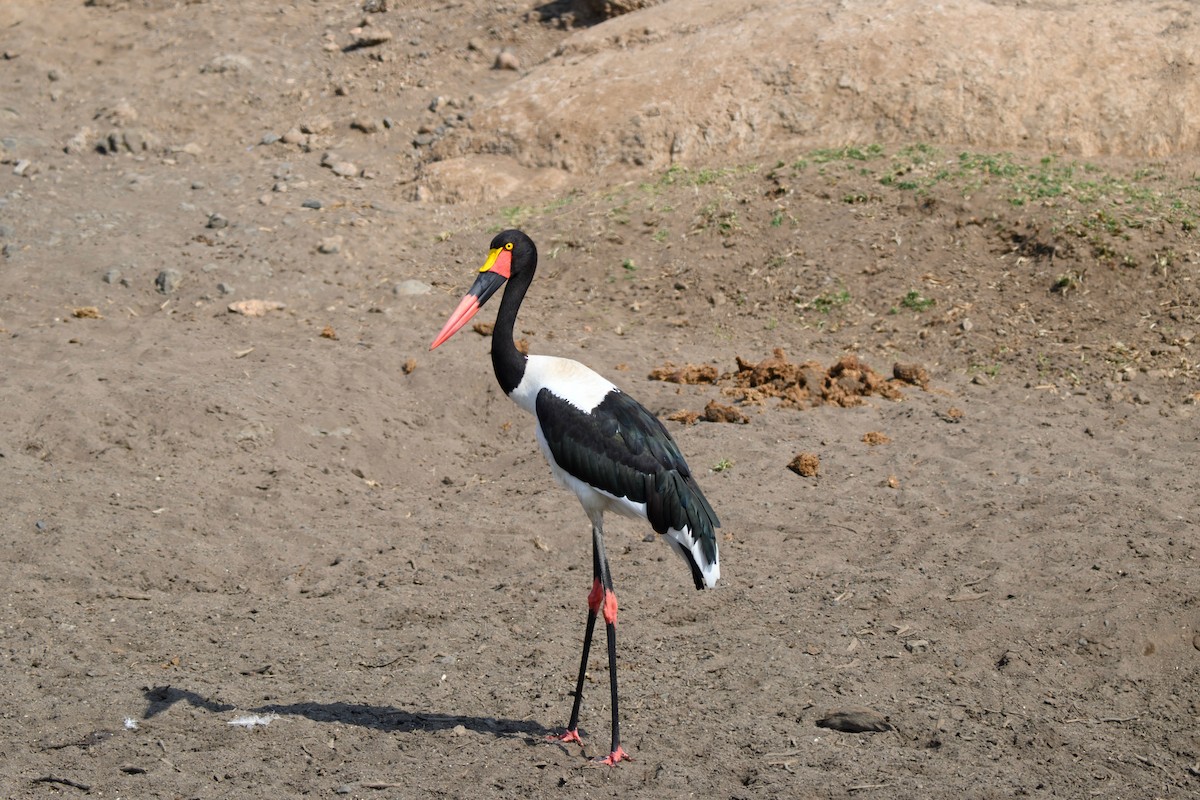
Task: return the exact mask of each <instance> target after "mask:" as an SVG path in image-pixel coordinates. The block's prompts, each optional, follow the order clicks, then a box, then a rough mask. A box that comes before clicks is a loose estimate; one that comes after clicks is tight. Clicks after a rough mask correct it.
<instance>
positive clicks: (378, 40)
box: [347, 28, 392, 50]
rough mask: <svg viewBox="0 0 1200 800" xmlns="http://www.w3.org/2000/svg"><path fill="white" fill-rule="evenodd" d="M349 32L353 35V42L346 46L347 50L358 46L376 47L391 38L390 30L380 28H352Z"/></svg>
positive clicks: (355, 48)
mask: <svg viewBox="0 0 1200 800" xmlns="http://www.w3.org/2000/svg"><path fill="white" fill-rule="evenodd" d="M350 33H351V35H353V36H354V42H353V43H352V44H351V45H350V47H348V48H347V49H348V50H357V49H359V48H360V47H378V46H379V45H381V44H386V43H388V42H390V41H391V40H392V32H391V31H385V30H382V29H370V30H364V29H362V28H354V29H352V30H351V31H350Z"/></svg>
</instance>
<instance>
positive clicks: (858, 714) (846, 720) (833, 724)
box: [816, 708, 892, 733]
mask: <svg viewBox="0 0 1200 800" xmlns="http://www.w3.org/2000/svg"><path fill="white" fill-rule="evenodd" d="M816 724H817V727H818V728H829V729H830V730H835V731H841V732H842V733H883V732H884V731H890V730H891V729H892V725H891V723H889V722H888V721H887V717H885V716H883V714H880V713H879V712H878V711H872V710H871V709H869V708H847V709H843V710H839V711H830V712H828V713H827V714H825V716H823V717H821V718H820V719H818V720H817V723H816Z"/></svg>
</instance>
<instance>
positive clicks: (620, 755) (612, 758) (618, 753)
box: [592, 745, 633, 767]
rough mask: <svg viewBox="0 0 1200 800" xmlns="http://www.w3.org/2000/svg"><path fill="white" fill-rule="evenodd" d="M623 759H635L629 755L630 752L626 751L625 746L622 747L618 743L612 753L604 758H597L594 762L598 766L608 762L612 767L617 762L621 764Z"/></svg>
mask: <svg viewBox="0 0 1200 800" xmlns="http://www.w3.org/2000/svg"><path fill="white" fill-rule="evenodd" d="M622 761H633V759H632V758H630V757H629V754H628V753H626V752H625V749H624V748H622V747H621V746H620V745H617V749H616V750H613V751H612V752H611V753H609V754H608V755H607V756H605V757H604V758H597V759H596V760H595V761H593V762H592V763H593V764H595V765H596V766H600V765H601V764H606V765H608V766H610V767H615V766H616V765H617V764H620V763H621V762H622Z"/></svg>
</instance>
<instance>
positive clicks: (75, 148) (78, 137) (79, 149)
mask: <svg viewBox="0 0 1200 800" xmlns="http://www.w3.org/2000/svg"><path fill="white" fill-rule="evenodd" d="M95 135H96V134H95V131H93V130H92V129H91V128H89V127H87V126H86V125H85V126H84V127H82V128H80V129H79V130H78V131H76V133H75V135H74V136H72V137H71V138H70V139H68V140H67V143H66V144H65V145H63V152H64V153H66V154H67V155H78V154H80V153H84V152H86V151H88V150H90V149H91V148H92V145H91V141H92V137H93V136H95Z"/></svg>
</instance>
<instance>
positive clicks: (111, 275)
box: [103, 267, 121, 284]
mask: <svg viewBox="0 0 1200 800" xmlns="http://www.w3.org/2000/svg"><path fill="white" fill-rule="evenodd" d="M103 280H104V282H105V283H109V284H112V283H116V282H117V281H119V280H121V270H119V269H117V268H116V267H113V268H112V269H110V270H109V271H108V272H105V273H104V278H103Z"/></svg>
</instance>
